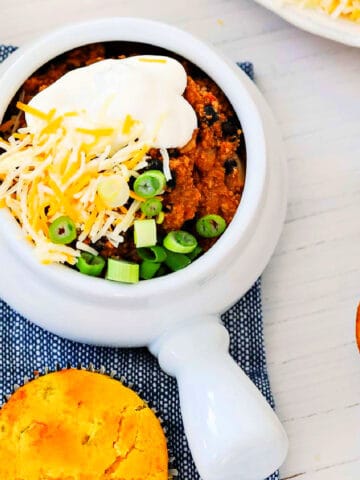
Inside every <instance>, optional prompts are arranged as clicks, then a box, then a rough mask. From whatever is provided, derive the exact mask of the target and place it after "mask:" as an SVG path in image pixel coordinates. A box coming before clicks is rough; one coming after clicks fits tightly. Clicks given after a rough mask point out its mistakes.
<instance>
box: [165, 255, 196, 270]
mask: <svg viewBox="0 0 360 480" xmlns="http://www.w3.org/2000/svg"><path fill="white" fill-rule="evenodd" d="M190 263H191V260H190V258H189V257H187V256H186V255H184V254H183V253H174V252H170V251H168V252H166V260H165V264H166V265H167V266H168V267H169V268H170V270H172V271H173V272H177V271H178V270H181V269H182V268H185V267H187V266H188V265H190Z"/></svg>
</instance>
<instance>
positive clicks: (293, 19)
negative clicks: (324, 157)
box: [255, 0, 360, 47]
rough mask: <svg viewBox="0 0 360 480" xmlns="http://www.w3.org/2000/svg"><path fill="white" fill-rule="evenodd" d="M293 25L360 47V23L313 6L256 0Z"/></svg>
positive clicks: (274, 0) (277, 0) (271, 0)
mask: <svg viewBox="0 0 360 480" xmlns="http://www.w3.org/2000/svg"><path fill="white" fill-rule="evenodd" d="M255 1H256V2H257V3H260V5H263V6H264V7H266V8H268V9H269V10H271V11H273V12H274V13H276V14H277V15H279V16H280V17H282V18H284V19H285V20H287V21H288V22H290V23H292V24H293V25H295V26H297V27H299V28H302V29H303V30H306V31H307V32H311V33H314V34H316V35H320V36H321V37H325V38H330V39H331V40H335V41H337V42H341V43H345V44H346V45H351V46H353V47H360V24H359V23H355V22H351V21H350V20H345V19H342V18H337V19H334V18H332V17H330V15H327V14H325V13H322V12H320V11H317V10H313V9H311V8H302V7H300V6H298V5H295V4H289V3H285V2H283V1H281V0H255Z"/></svg>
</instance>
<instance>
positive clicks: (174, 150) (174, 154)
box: [169, 148, 180, 158]
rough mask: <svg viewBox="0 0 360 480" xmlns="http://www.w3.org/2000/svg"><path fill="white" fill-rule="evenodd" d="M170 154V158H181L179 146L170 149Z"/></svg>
mask: <svg viewBox="0 0 360 480" xmlns="http://www.w3.org/2000/svg"><path fill="white" fill-rule="evenodd" d="M169 156H170V158H179V157H180V152H179V150H178V149H177V148H171V149H169Z"/></svg>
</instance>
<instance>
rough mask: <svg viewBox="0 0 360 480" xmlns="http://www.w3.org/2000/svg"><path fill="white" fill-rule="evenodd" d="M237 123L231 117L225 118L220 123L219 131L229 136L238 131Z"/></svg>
mask: <svg viewBox="0 0 360 480" xmlns="http://www.w3.org/2000/svg"><path fill="white" fill-rule="evenodd" d="M238 130H239V127H238V125H237V124H236V123H235V122H234V121H233V120H231V119H229V120H225V122H222V124H221V131H222V133H223V135H224V136H225V137H230V136H233V135H236V134H237V133H238Z"/></svg>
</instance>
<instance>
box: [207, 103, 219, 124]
mask: <svg viewBox="0 0 360 480" xmlns="http://www.w3.org/2000/svg"><path fill="white" fill-rule="evenodd" d="M204 114H205V121H206V123H207V124H208V125H209V126H211V125H213V124H214V123H215V122H216V121H217V120H218V119H219V115H218V113H217V112H216V110H215V109H214V107H213V106H212V105H211V104H210V103H209V104H208V105H205V106H204Z"/></svg>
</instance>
